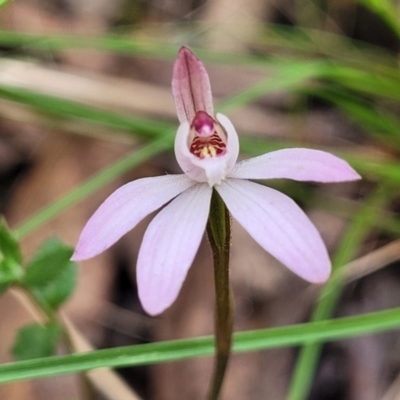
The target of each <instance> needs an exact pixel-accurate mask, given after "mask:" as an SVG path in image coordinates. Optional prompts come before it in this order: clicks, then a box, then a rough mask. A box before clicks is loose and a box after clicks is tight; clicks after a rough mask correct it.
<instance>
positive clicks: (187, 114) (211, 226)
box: [73, 47, 360, 400]
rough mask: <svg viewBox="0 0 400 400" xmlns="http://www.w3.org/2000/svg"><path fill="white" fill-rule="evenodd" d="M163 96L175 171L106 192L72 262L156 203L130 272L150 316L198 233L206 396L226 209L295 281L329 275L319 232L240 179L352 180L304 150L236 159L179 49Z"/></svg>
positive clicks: (231, 135) (218, 381)
mask: <svg viewBox="0 0 400 400" xmlns="http://www.w3.org/2000/svg"><path fill="white" fill-rule="evenodd" d="M172 90H173V95H174V100H175V105H176V110H177V114H178V118H179V121H180V126H179V128H178V131H177V134H176V138H175V156H176V159H177V161H178V163H179V165H180V167H181V168H182V170H183V172H184V174H180V175H165V176H159V177H153V178H144V179H139V180H136V181H133V182H130V183H128V184H126V185H124V186H122V187H121V188H119V189H118V190H116V191H115V192H114V193H112V194H111V195H110V196H109V197H108V198H107V199H106V200H105V202H104V203H103V204H102V205H101V206H100V207H99V208H98V210H97V211H96V212H95V213H94V215H93V216H92V217H91V218H90V220H89V221H88V223H87V224H86V226H85V227H84V229H83V231H82V233H81V236H80V238H79V242H78V244H77V246H76V249H75V253H74V255H73V260H75V261H78V260H85V259H88V258H91V257H94V256H96V255H97V254H99V253H101V252H103V251H105V250H106V249H108V248H109V247H110V246H112V245H113V244H114V243H115V242H116V241H117V240H119V239H120V238H121V237H122V236H123V235H124V234H125V233H127V232H128V231H130V230H131V229H133V228H134V227H135V226H136V225H137V224H138V223H139V222H140V221H141V220H142V219H143V218H145V217H146V216H147V215H149V214H150V213H152V212H153V211H155V210H157V209H159V208H160V207H163V206H164V208H163V209H162V210H161V211H160V212H159V213H158V214H157V215H156V216H155V217H154V219H153V220H152V221H151V223H150V224H149V227H148V228H147V230H146V233H145V235H144V238H143V241H142V244H141V247H140V250H139V255H138V260H137V266H136V271H137V281H138V290H139V298H140V301H141V303H142V306H143V308H144V310H145V311H146V312H148V313H149V314H150V315H157V314H160V313H162V312H163V311H164V310H165V309H166V308H168V307H169V306H170V305H171V304H172V303H173V302H174V301H175V299H176V298H177V296H178V294H179V291H180V289H181V286H182V284H183V282H184V280H185V278H186V275H187V272H188V270H189V268H190V266H191V265H192V262H193V259H194V257H195V255H196V253H197V250H198V248H199V246H200V242H201V240H202V237H203V235H204V231H205V230H206V227H207V232H208V236H209V240H210V244H211V246H212V249H213V255H214V267H215V268H214V270H215V287H216V352H217V357H216V363H215V366H216V367H215V370H214V377H213V380H212V384H211V389H210V394H209V399H210V400H215V399H217V398H218V396H219V392H220V389H221V386H222V382H223V378H224V374H225V369H226V365H227V361H228V358H229V352H230V345H231V334H232V324H233V317H232V305H231V304H232V303H231V295H230V290H229V279H228V278H229V268H228V267H229V245H230V216H229V213H228V210H229V212H230V213H231V214H232V216H233V218H235V219H236V220H237V221H238V222H239V223H240V224H241V225H242V226H243V227H244V228H245V229H246V230H247V231H248V233H249V234H250V235H251V236H252V237H253V239H254V240H255V241H256V242H257V243H258V244H259V245H260V246H261V247H263V248H264V249H265V250H266V251H268V252H269V253H271V254H272V255H273V256H274V257H275V258H276V259H277V260H279V261H280V262H281V263H282V264H284V265H285V266H287V267H288V268H289V269H290V270H291V271H293V272H294V273H295V274H297V275H299V276H300V277H301V278H303V279H305V280H307V281H309V282H312V283H323V282H325V281H326V280H327V279H328V278H329V275H330V270H331V263H330V260H329V256H328V252H327V250H326V248H325V245H324V243H323V241H322V239H321V236H320V235H319V233H318V231H317V230H316V228H315V227H314V225H313V224H312V223H311V221H310V220H309V219H308V217H307V216H306V215H305V214H304V212H303V211H302V210H301V209H300V208H299V207H298V206H297V204H296V203H295V202H294V201H293V200H291V199H290V198H289V197H287V196H286V195H284V194H282V193H280V192H278V191H276V190H274V189H271V188H268V187H266V186H263V185H260V184H257V183H253V182H250V181H248V180H247V179H278V178H286V179H293V180H297V181H314V182H344V181H352V180H356V179H359V178H360V176H359V175H358V174H357V173H356V172H355V171H354V170H353V169H352V168H351V167H350V166H349V165H348V164H347V163H346V162H345V161H343V160H341V159H340V158H337V157H335V156H333V155H331V154H329V153H326V152H323V151H318V150H309V149H285V150H278V151H274V152H271V153H268V154H264V155H261V156H259V157H255V158H251V159H249V160H244V161H241V162H239V163H236V161H237V158H238V154H239V140H238V135H237V133H236V131H235V128H234V127H233V125H232V123H231V122H230V120H229V119H228V118H227V117H225V116H224V115H222V114H217V115H216V116H215V115H214V109H213V102H212V95H211V88H210V82H209V78H208V75H207V72H206V70H205V68H204V66H203V64H202V63H201V62H200V61H199V60H198V59H197V58H196V57H195V56H194V54H193V53H192V52H191V51H190V50H189V49H187V48H186V47H182V48H181V49H180V50H179V54H178V57H177V60H176V61H175V65H174V71H173V79H172Z"/></svg>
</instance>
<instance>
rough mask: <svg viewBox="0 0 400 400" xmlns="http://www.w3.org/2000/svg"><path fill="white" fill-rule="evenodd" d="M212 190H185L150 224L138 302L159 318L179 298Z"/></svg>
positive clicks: (198, 187)
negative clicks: (158, 315)
mask: <svg viewBox="0 0 400 400" xmlns="http://www.w3.org/2000/svg"><path fill="white" fill-rule="evenodd" d="M211 193H212V189H211V188H210V187H209V186H208V185H207V184H204V183H200V184H197V185H195V186H193V187H192V188H190V189H188V190H186V191H185V192H183V193H182V194H180V195H179V196H178V197H177V198H176V199H174V200H173V201H172V202H171V203H170V204H168V205H167V206H166V207H165V208H164V209H163V210H161V211H160V212H159V213H158V214H157V215H156V216H155V217H154V219H153V221H152V222H151V223H150V225H149V227H148V228H147V230H146V233H145V235H144V238H143V242H142V245H141V246H140V251H139V256H138V261H137V281H138V289H139V298H140V301H141V303H142V305H143V308H144V309H145V310H146V311H147V312H148V313H149V314H150V315H156V314H159V313H161V312H162V311H164V310H165V309H166V308H168V307H169V306H170V305H171V304H172V303H173V302H174V300H175V299H176V297H177V296H178V293H179V290H180V288H181V286H182V284H183V281H184V280H185V277H186V274H187V271H188V269H189V268H190V266H191V265H192V262H193V259H194V257H195V255H196V252H197V250H198V248H199V246H200V242H201V239H202V237H203V234H204V231H205V227H206V223H207V218H208V213H209V209H210V199H211Z"/></svg>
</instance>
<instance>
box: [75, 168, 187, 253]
mask: <svg viewBox="0 0 400 400" xmlns="http://www.w3.org/2000/svg"><path fill="white" fill-rule="evenodd" d="M194 184H195V182H194V181H192V180H190V179H189V178H188V177H187V176H186V175H165V176H157V177H153V178H144V179H138V180H136V181H133V182H130V183H127V184H126V185H124V186H121V187H120V188H119V189H117V190H116V191H115V192H114V193H112V194H111V195H110V196H109V197H108V198H107V199H106V200H105V201H104V203H103V204H101V206H100V207H99V208H98V209H97V211H96V212H95V213H94V214H93V216H92V217H91V218H90V219H89V221H88V222H87V224H86V226H85V227H84V228H83V231H82V233H81V236H80V238H79V241H78V244H77V246H76V249H75V253H74V255H73V257H72V259H73V260H75V261H78V260H86V259H88V258H91V257H94V256H96V255H97V254H100V253H102V252H103V251H105V250H106V249H108V248H109V247H110V246H112V245H113V244H114V243H115V242H116V241H117V240H119V239H120V238H121V237H122V236H123V235H125V233H127V232H128V231H130V230H131V229H133V228H134V227H135V225H137V224H138V223H139V222H140V221H141V220H142V219H143V218H144V217H146V216H147V215H148V214H150V213H151V212H153V211H155V210H157V209H158V208H160V207H161V206H163V205H164V204H165V203H167V202H168V201H170V200H171V199H173V198H174V197H175V196H177V195H178V194H179V193H181V192H183V191H184V190H186V189H188V188H189V187H190V186H193V185H194Z"/></svg>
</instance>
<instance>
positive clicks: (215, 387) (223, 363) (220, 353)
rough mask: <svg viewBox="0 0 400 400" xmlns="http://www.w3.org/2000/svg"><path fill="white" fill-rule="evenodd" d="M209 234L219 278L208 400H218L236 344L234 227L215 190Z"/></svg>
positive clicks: (208, 225)
mask: <svg viewBox="0 0 400 400" xmlns="http://www.w3.org/2000/svg"><path fill="white" fill-rule="evenodd" d="M207 234H208V238H209V241H210V244H211V248H212V252H213V261H214V278H215V348H216V352H215V359H214V371H213V376H212V381H211V387H210V391H209V394H208V400H217V399H218V397H219V394H220V391H221V388H222V384H223V381H224V377H225V372H226V368H227V365H228V360H229V356H230V353H231V346H232V330H233V301H232V295H231V290H230V285H229V253H230V251H229V250H230V240H231V227H230V215H229V211H228V209H227V208H226V206H225V203H224V202H223V201H222V199H221V197H220V196H219V194H218V193H217V191H216V190H215V189H214V190H213V195H212V198H211V208H210V216H209V219H208V224H207Z"/></svg>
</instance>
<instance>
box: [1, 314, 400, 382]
mask: <svg viewBox="0 0 400 400" xmlns="http://www.w3.org/2000/svg"><path fill="white" fill-rule="evenodd" d="M398 328H400V308H394V309H390V310H384V311H379V312H374V313H369V314H363V315H358V316H355V317H346V318H338V319H333V320H327V321H318V322H313V323H307V324H299V325H291V326H286V327H278V328H269V329H260V330H256V331H247V332H239V333H236V334H235V335H234V347H233V349H234V352H236V353H242V352H249V351H256V350H262V349H271V348H277V347H286V346H297V345H301V344H306V343H315V342H319V341H332V340H338V339H343V338H349V337H354V336H358V335H363V334H372V333H378V332H382V331H387V330H392V329H398ZM213 352H214V345H213V338H212V337H211V336H208V337H200V338H195V339H183V340H175V341H168V342H158V343H151V344H143V345H136V346H126V347H118V348H113V349H106V350H97V351H93V352H90V353H84V354H72V355H66V356H59V357H49V358H42V359H37V360H30V361H21V362H15V363H9V364H3V365H0V383H6V382H13V381H18V380H23V379H33V378H40V377H45V376H53V375H58V374H67V373H74V372H81V371H87V370H90V369H93V368H101V367H123V366H128V365H129V366H134V365H148V364H155V363H161V362H167V361H176V360H183V359H187V358H194V357H200V356H207V355H211V354H213Z"/></svg>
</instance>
